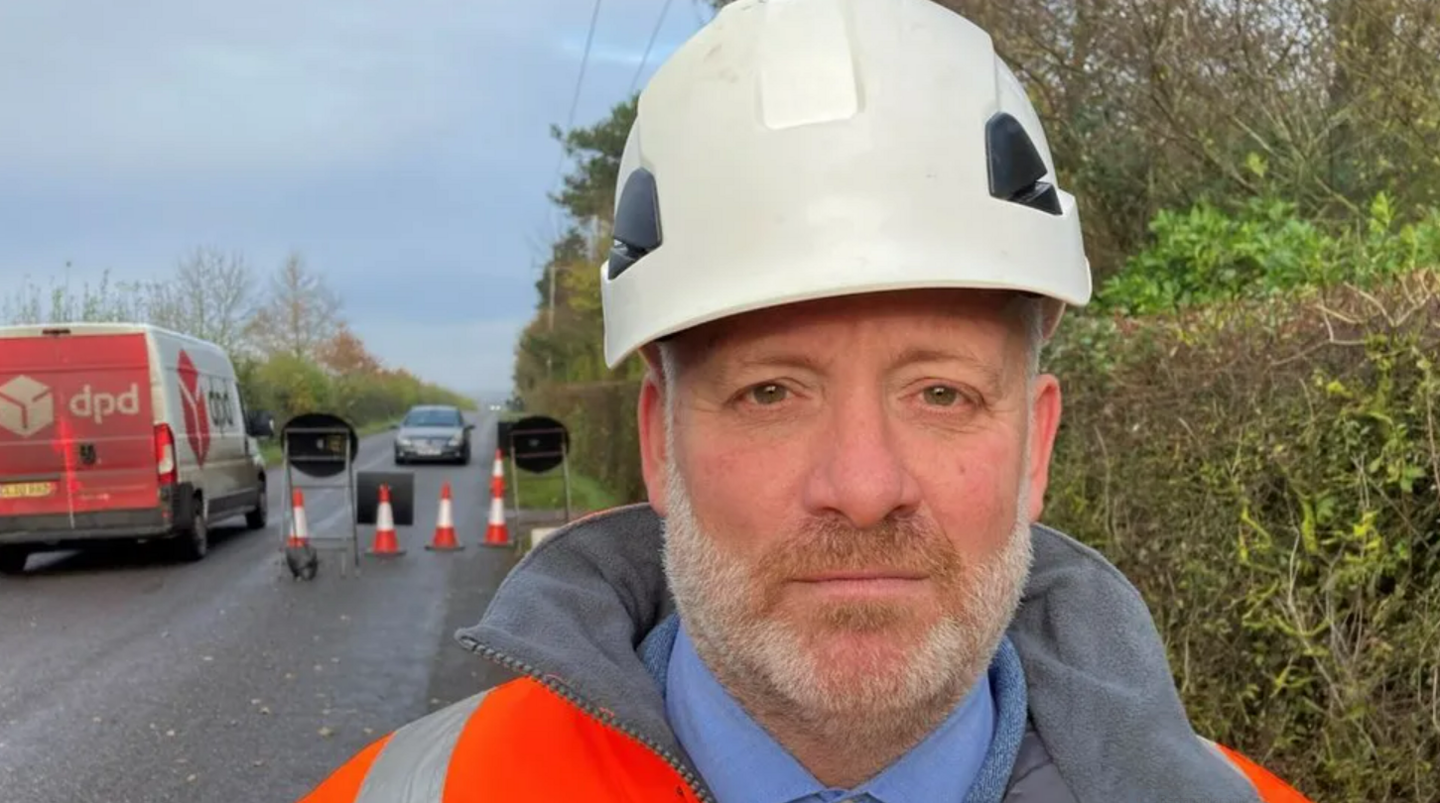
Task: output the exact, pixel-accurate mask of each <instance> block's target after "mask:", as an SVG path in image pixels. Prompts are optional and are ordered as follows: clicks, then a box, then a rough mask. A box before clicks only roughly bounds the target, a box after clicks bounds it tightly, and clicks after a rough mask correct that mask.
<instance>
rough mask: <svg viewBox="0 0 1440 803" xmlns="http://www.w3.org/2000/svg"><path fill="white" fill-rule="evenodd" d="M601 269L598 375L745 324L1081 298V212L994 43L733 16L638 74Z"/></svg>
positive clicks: (890, 9) (839, 13)
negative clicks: (639, 88)
mask: <svg viewBox="0 0 1440 803" xmlns="http://www.w3.org/2000/svg"><path fill="white" fill-rule="evenodd" d="M614 237H615V245H614V248H613V249H612V251H611V253H610V257H609V259H608V260H606V261H605V263H604V264H603V265H602V266H601V277H600V278H601V294H602V299H603V305H604V318H605V360H606V362H607V363H608V364H609V365H610V367H612V368H613V367H615V366H616V365H618V364H619V363H620V362H621V361H623V360H624V359H625V358H626V357H627V356H629V355H630V354H632V353H634V351H635V350H636V349H638V348H641V347H643V346H644V345H645V344H647V343H650V342H652V341H654V340H657V339H659V338H662V337H665V336H666V335H670V334H674V333H676V332H679V331H682V330H684V329H688V328H690V327H693V326H696V325H699V324H702V323H706V322H709V321H713V320H716V319H719V318H723V317H726V316H730V315H735V314H738V313H741V312H747V311H750V310H755V309H760V308H764V307H773V306H776V305H780V304H787V303H792V302H797V301H804V300H810V299H816V298H823V297H828V296H838V295H847V294H852V293H865V292H874V291H882V290H900V289H909V288H932V287H933V288H939V287H970V288H999V289H1009V290H1016V291H1022V292H1027V293H1031V294H1035V295H1038V296H1042V297H1045V298H1048V299H1051V300H1052V303H1050V304H1049V305H1047V309H1048V313H1049V314H1047V316H1046V318H1047V320H1046V326H1045V334H1046V336H1047V337H1048V336H1049V335H1050V334H1052V333H1053V331H1054V327H1055V325H1056V323H1057V322H1058V320H1059V317H1060V313H1061V312H1062V311H1063V310H1064V307H1065V305H1066V304H1069V305H1075V306H1083V305H1084V304H1086V303H1087V302H1088V301H1089V300H1090V292H1091V278H1090V266H1089V262H1088V260H1087V259H1086V258H1085V253H1084V246H1083V243H1082V241H1081V235H1080V219H1079V216H1078V213H1077V212H1076V208H1075V199H1074V198H1073V197H1072V196H1071V195H1070V194H1069V193H1066V192H1064V191H1062V190H1060V189H1059V188H1058V187H1057V186H1056V181H1055V168H1054V164H1053V162H1052V160H1051V157H1050V149H1049V146H1048V144H1047V143H1046V140H1045V134H1044V132H1043V131H1042V130H1041V128H1040V121H1039V119H1038V117H1037V116H1036V114H1035V109H1034V108H1033V107H1032V106H1031V105H1030V101H1029V99H1028V98H1027V97H1026V96H1025V91H1024V89H1023V88H1022V87H1021V86H1020V83H1019V81H1018V80H1016V78H1015V76H1014V74H1013V73H1012V72H1011V71H1010V70H1009V68H1007V67H1006V66H1005V65H1004V63H1002V62H1001V61H1000V59H999V58H998V57H997V56H996V54H995V49H994V46H993V44H992V42H991V40H990V37H989V35H988V34H986V33H985V32H984V31H982V30H981V29H980V28H978V27H976V26H975V25H974V24H972V23H970V22H969V21H967V20H965V19H964V18H962V17H960V16H959V15H957V14H955V13H954V12H952V11H949V10H947V9H945V8H943V7H941V6H939V5H937V4H935V3H934V2H932V0H739V2H735V3H732V4H731V5H729V6H726V7H725V8H724V9H722V10H721V11H720V12H719V13H718V14H717V15H716V16H715V19H714V20H712V21H711V22H710V23H709V24H708V25H707V26H706V27H705V28H703V29H702V30H701V31H700V32H699V33H697V34H696V35H695V36H694V37H692V38H691V39H690V40H689V41H688V42H686V43H685V44H684V45H683V46H682V47H681V48H680V49H679V50H678V51H677V52H676V53H675V54H674V55H673V56H671V57H670V59H669V60H667V61H666V63H665V64H664V65H662V66H661V68H660V69H659V70H658V71H657V72H656V74H655V76H654V78H652V79H651V81H650V83H649V85H648V86H647V87H646V89H645V91H644V93H643V94H642V95H641V97H640V103H639V111H638V115H637V118H636V121H635V124H634V126H633V127H632V128H631V130H630V134H629V139H628V140H627V142H626V144H625V151H624V155H623V157H622V159H621V162H620V173H619V182H618V185H617V192H616V203H615V230H614Z"/></svg>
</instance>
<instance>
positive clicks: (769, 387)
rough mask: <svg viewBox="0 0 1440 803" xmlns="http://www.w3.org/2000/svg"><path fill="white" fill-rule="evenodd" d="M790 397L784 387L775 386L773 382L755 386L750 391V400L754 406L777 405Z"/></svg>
mask: <svg viewBox="0 0 1440 803" xmlns="http://www.w3.org/2000/svg"><path fill="white" fill-rule="evenodd" d="M789 395H790V391H789V389H788V388H786V387H785V386H784V385H777V384H775V383H774V382H767V383H765V384H763V385H756V386H755V387H753V388H751V389H750V398H751V400H753V401H754V402H755V403H756V404H760V405H770V404H778V403H780V402H782V401H784V400H785V399H786V397H788V396H789Z"/></svg>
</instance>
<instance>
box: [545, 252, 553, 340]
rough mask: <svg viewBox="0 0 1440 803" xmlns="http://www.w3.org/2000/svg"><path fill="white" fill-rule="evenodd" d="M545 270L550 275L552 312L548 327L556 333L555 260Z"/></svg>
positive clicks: (549, 316)
mask: <svg viewBox="0 0 1440 803" xmlns="http://www.w3.org/2000/svg"><path fill="white" fill-rule="evenodd" d="M545 270H546V271H548V272H549V273H550V312H549V314H548V316H547V318H548V323H547V325H548V326H549V328H550V331H551V332H554V331H555V260H553V259H552V260H550V262H549V263H547V264H546V265H545Z"/></svg>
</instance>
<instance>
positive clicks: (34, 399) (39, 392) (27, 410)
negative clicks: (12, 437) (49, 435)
mask: <svg viewBox="0 0 1440 803" xmlns="http://www.w3.org/2000/svg"><path fill="white" fill-rule="evenodd" d="M54 421H55V394H54V393H52V392H51V391H50V388H49V387H48V386H46V385H43V384H41V383H39V382H36V381H35V380H33V379H31V378H30V377H28V376H17V377H15V378H14V379H12V380H10V381H9V382H6V383H5V384H3V385H0V429H4V430H9V431H10V432H13V433H15V434H16V435H19V436H20V437H22V438H28V437H30V436H31V435H34V434H35V433H37V432H39V431H40V430H42V429H44V428H46V427H48V426H50V425H51V424H52V423H54Z"/></svg>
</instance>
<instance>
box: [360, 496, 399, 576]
mask: <svg viewBox="0 0 1440 803" xmlns="http://www.w3.org/2000/svg"><path fill="white" fill-rule="evenodd" d="M365 554H367V555H374V556H376V557H380V558H393V557H399V556H400V555H404V554H405V550H403V549H401V548H400V543H399V541H398V540H397V539H396V537H395V511H394V510H392V509H391V508H390V486H388V485H381V486H380V509H379V510H378V511H376V513H375V543H374V545H373V546H371V547H370V548H369V549H367V550H365Z"/></svg>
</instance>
